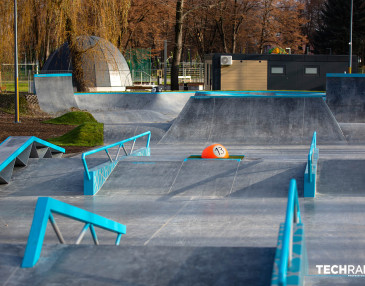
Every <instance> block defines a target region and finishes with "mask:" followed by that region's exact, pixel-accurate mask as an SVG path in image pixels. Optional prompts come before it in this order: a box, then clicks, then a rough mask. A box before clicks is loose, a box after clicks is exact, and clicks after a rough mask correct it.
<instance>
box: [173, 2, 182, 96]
mask: <svg viewBox="0 0 365 286" xmlns="http://www.w3.org/2000/svg"><path fill="white" fill-rule="evenodd" d="M183 10H184V0H178V1H177V3H176V23H175V46H174V52H173V61H172V66H171V90H179V65H180V61H181V52H182V46H183V44H182V36H183V20H184V19H183V18H184V15H183Z"/></svg>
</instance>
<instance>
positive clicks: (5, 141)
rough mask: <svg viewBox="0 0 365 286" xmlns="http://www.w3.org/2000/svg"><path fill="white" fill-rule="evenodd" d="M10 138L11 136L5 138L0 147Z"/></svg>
mask: <svg viewBox="0 0 365 286" xmlns="http://www.w3.org/2000/svg"><path fill="white" fill-rule="evenodd" d="M9 138H11V136H9V137H8V138H6V139H5V140H4V141H3V142H1V143H0V146H1V145H2V144H3V143H5V142H6V141H8V139H9Z"/></svg>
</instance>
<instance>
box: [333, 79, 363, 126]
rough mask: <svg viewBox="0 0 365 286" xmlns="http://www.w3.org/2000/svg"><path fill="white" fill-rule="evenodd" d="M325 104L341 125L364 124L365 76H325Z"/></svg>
mask: <svg viewBox="0 0 365 286" xmlns="http://www.w3.org/2000/svg"><path fill="white" fill-rule="evenodd" d="M326 85H327V86H326V102H327V104H328V106H329V108H330V109H331V111H332V112H333V114H334V115H335V117H336V119H337V121H338V122H341V123H365V74H338V73H333V74H327V81H326Z"/></svg>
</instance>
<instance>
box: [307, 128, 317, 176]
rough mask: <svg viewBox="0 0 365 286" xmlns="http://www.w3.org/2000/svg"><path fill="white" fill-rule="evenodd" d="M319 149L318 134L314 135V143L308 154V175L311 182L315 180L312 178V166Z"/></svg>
mask: <svg viewBox="0 0 365 286" xmlns="http://www.w3.org/2000/svg"><path fill="white" fill-rule="evenodd" d="M316 148H317V132H314V133H313V138H312V143H311V146H310V149H309V153H308V168H309V170H308V174H309V178H308V179H309V182H312V180H313V178H312V172H313V170H312V164H313V155H314V151H315V150H316Z"/></svg>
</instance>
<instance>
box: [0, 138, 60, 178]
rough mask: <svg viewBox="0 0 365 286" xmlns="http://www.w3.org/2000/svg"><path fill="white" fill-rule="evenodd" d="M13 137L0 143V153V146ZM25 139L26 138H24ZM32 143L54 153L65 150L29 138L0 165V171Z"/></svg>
mask: <svg viewBox="0 0 365 286" xmlns="http://www.w3.org/2000/svg"><path fill="white" fill-rule="evenodd" d="M12 137H13V136H9V137H8V138H6V139H5V140H4V142H2V143H1V145H0V152H1V146H2V144H3V143H5V141H7V140H10V139H11V138H12ZM25 137H27V136H25ZM33 142H36V143H39V144H42V145H44V146H46V147H49V148H52V149H54V150H56V151H59V152H61V153H65V149H64V148H62V147H59V146H57V145H54V144H52V143H49V142H47V141H44V140H42V139H39V138H37V137H35V136H31V137H29V139H28V140H27V141H26V142H24V143H23V144H21V145H20V146H19V147H18V148H17V149H16V150H15V151H14V152H13V153H12V154H11V155H10V156H9V157H8V158H7V159H6V160H5V161H3V162H2V163H0V171H2V170H3V169H4V168H5V167H6V166H7V165H8V164H10V163H11V162H12V161H13V160H15V159H16V157H18V156H19V155H20V154H21V153H22V152H23V151H24V150H25V149H27V147H29V145H31V144H32V143H33Z"/></svg>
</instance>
